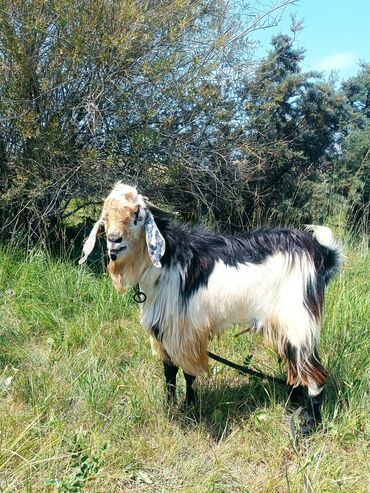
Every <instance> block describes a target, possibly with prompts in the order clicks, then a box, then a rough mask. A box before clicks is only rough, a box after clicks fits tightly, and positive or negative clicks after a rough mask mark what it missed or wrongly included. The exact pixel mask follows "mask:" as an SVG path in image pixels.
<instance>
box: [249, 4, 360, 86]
mask: <svg viewBox="0 0 370 493" xmlns="http://www.w3.org/2000/svg"><path fill="white" fill-rule="evenodd" d="M291 14H295V16H296V18H297V19H298V20H303V30H302V31H301V32H300V33H298V35H297V42H296V46H297V47H299V48H305V49H306V54H305V59H304V60H303V62H302V68H303V70H305V71H308V70H320V71H324V72H325V74H326V75H329V74H330V72H331V71H332V70H335V71H336V73H337V75H338V78H339V80H343V79H347V78H348V77H351V76H353V75H356V74H357V72H358V71H359V65H358V63H359V61H360V60H365V61H367V62H370V0H299V1H297V2H295V5H290V6H289V7H287V8H286V10H285V11H284V12H283V14H282V18H281V21H280V22H279V24H278V26H276V27H271V28H269V29H265V30H259V31H256V32H254V33H253V35H252V38H253V39H255V40H258V41H259V42H260V43H261V48H260V49H259V52H260V53H261V56H263V54H264V53H266V52H267V51H268V50H269V48H270V47H269V41H270V39H271V37H272V36H273V35H275V34H279V33H284V34H291V32H290V29H289V27H290V25H291V19H290V15H291Z"/></svg>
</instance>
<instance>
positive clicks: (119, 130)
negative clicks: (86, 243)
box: [0, 0, 370, 492]
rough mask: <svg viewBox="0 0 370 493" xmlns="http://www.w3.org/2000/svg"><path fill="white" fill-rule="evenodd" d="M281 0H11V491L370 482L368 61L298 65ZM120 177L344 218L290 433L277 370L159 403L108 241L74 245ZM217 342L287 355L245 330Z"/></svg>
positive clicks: (5, 390) (258, 220)
mask: <svg viewBox="0 0 370 493" xmlns="http://www.w3.org/2000/svg"><path fill="white" fill-rule="evenodd" d="M289 3H292V2H290V1H289V0H286V1H282V2H280V3H279V4H278V5H276V4H275V5H274V6H271V7H270V8H269V9H265V10H263V9H262V7H261V3H260V2H252V3H249V4H242V3H237V2H235V3H233V2H230V3H229V2H226V1H224V0H213V1H209V0H175V1H174V0H171V1H166V0H164V1H151V0H146V1H140V2H137V1H132V0H117V1H110V0H89V1H88V0H81V1H79V2H72V1H71V0H54V1H52V2H50V1H45V0H28V1H24V0H0V225H1V226H0V236H1V240H2V244H3V247H1V249H0V399H1V400H0V491H1V492H10V491H16V492H18V491H28V492H38V491H58V492H66V491H73V492H77V491H97V492H101V491H109V492H111V491H112V492H115V491H117V492H124V491H138V492H141V491H143V492H145V491H153V492H154V491H155V492H159V491H163V492H177V491H178V492H193V491H196V492H198V491H199V492H239V491H240V492H275V491H276V492H286V491H291V492H301V491H305V492H311V491H315V492H332V491H333V492H334V491H346V492H348V491H353V492H362V491H363V492H365V491H367V488H368V482H367V478H368V472H369V471H368V469H369V467H368V456H367V446H368V438H369V421H368V389H369V386H368V370H369V356H368V355H369V349H370V347H369V313H370V306H369V304H370V301H369V294H368V291H369V274H370V271H369V269H370V268H369V262H368V255H367V246H368V221H369V190H370V185H369V181H370V64H369V63H367V62H365V61H364V62H363V63H362V64H361V65H360V67H359V71H358V74H357V75H356V76H354V77H352V78H350V79H348V80H346V81H344V82H342V83H341V84H339V83H338V81H336V80H334V79H331V78H329V79H328V78H325V77H323V75H322V74H320V73H314V72H305V71H303V69H302V61H303V60H304V52H303V51H302V50H298V49H296V48H295V38H296V37H297V36H298V35H299V30H300V22H299V21H297V20H294V19H293V20H292V27H291V31H290V33H289V34H282V35H279V36H276V37H274V38H273V39H272V40H271V49H270V51H269V53H268V54H267V56H266V57H265V58H264V59H262V60H258V59H257V58H256V55H255V45H254V44H253V43H252V42H251V38H250V33H251V32H252V31H253V30H255V29H258V28H260V27H263V26H267V25H270V24H273V23H276V22H277V21H278V16H279V14H280V13H281V12H282V11H283V9H284V7H285V6H287V5H288V4H289ZM118 179H121V180H123V181H126V182H130V183H133V184H135V185H138V187H139V188H140V190H141V191H142V192H143V193H144V194H146V195H148V196H149V197H150V198H151V200H152V201H153V202H157V203H159V204H160V205H161V206H162V207H166V208H168V209H171V210H176V211H177V212H178V213H179V216H180V219H182V220H187V221H196V222H201V223H203V224H205V225H212V226H215V227H217V228H222V229H224V230H227V231H238V230H240V229H243V228H248V227H255V226H258V225H261V224H269V223H273V224H290V225H295V226H299V225H300V224H302V223H307V222H317V223H323V222H325V223H326V224H329V225H330V226H332V227H333V229H334V230H335V232H336V235H337V236H338V237H339V238H341V239H342V242H343V244H344V246H345V252H346V257H347V261H346V265H345V268H344V270H343V273H342V274H341V275H340V276H339V277H338V278H337V279H336V281H334V283H333V284H332V285H331V286H330V289H329V292H328V297H327V303H326V316H325V324H324V327H323V334H322V351H321V352H322V354H323V357H324V361H325V363H326V364H327V365H328V367H329V370H330V375H331V377H330V381H329V384H328V398H327V402H326V405H325V409H324V427H323V429H322V431H320V432H318V433H316V434H315V435H314V436H312V437H311V438H309V439H307V440H306V441H304V442H302V441H299V440H297V438H296V437H295V436H294V433H293V434H292V433H291V430H290V417H291V412H289V410H288V409H287V403H286V401H287V395H286V393H285V391H284V390H283V389H280V388H278V387H277V386H276V387H275V386H271V385H268V384H266V383H265V382H259V381H254V380H253V379H249V380H248V379H247V378H245V377H241V376H238V375H236V374H235V373H234V372H233V371H232V370H229V369H226V368H223V367H221V366H218V365H212V368H211V376H210V377H209V378H208V377H207V378H203V379H200V381H199V382H198V393H199V405H198V406H197V407H196V409H194V410H193V412H192V413H182V412H181V411H180V410H178V409H166V407H165V406H164V405H163V400H162V397H163V388H162V371H161V368H160V363H159V362H158V361H156V360H155V359H153V358H152V357H151V356H150V352H149V348H148V344H147V341H146V337H145V335H144V334H143V333H142V331H141V329H140V326H139V323H138V310H137V307H135V306H133V304H132V302H131V296H130V293H128V294H127V295H125V296H123V297H122V296H118V295H117V294H115V293H114V292H113V289H112V287H111V285H110V282H109V281H108V279H107V278H106V276H105V274H104V273H103V271H104V266H105V261H106V260H105V257H104V254H103V253H100V252H98V251H97V252H96V256H95V260H93V262H92V263H91V264H90V266H89V268H84V269H80V268H77V266H76V259H77V258H78V256H79V253H80V249H81V244H82V239H83V237H84V236H85V235H86V229H88V228H89V224H90V222H91V220H95V219H96V214H97V210H98V209H99V207H100V205H101V201H102V197H103V196H104V195H105V194H106V192H107V191H108V190H109V189H110V188H111V186H112V184H113V183H114V182H115V181H116V180H118ZM217 351H220V352H222V353H223V354H225V355H226V356H229V357H230V358H234V359H240V357H241V355H243V357H246V356H248V355H250V356H251V357H252V360H251V361H252V364H253V365H256V366H257V367H260V368H266V371H269V372H271V373H274V374H276V375H280V376H282V375H284V369H283V368H282V367H280V366H279V364H278V362H277V360H276V357H275V355H274V354H273V353H272V352H269V350H267V349H266V348H262V346H261V345H260V341H259V340H256V339H255V338H250V337H249V336H247V335H245V336H243V337H239V338H237V339H235V338H234V336H233V333H232V332H231V333H230V335H229V336H227V337H226V338H225V339H224V340H223V341H221V342H220V346H219V347H218V348H217Z"/></svg>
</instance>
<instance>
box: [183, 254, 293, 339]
mask: <svg viewBox="0 0 370 493" xmlns="http://www.w3.org/2000/svg"><path fill="white" fill-rule="evenodd" d="M284 271H285V265H284V259H282V258H281V256H280V255H276V256H274V257H271V258H269V259H268V261H267V262H265V263H261V264H238V265H237V267H232V266H228V265H226V264H224V263H223V262H222V261H219V262H217V263H216V265H215V268H214V270H213V272H212V274H211V275H210V277H209V280H208V285H207V287H204V288H201V289H199V290H198V291H197V293H195V295H194V296H193V299H192V300H191V310H190V312H192V314H193V316H194V317H195V319H197V320H198V321H199V322H201V320H202V319H204V323H206V322H207V320H208V321H210V325H212V330H214V331H215V332H219V331H222V330H224V329H226V328H229V327H230V326H231V325H233V324H241V325H247V324H253V323H254V321H255V320H260V321H261V322H262V323H263V319H264V318H265V317H266V315H268V312H269V308H270V307H271V306H272V304H273V299H274V298H276V292H275V291H276V285H277V284H278V281H279V280H281V277H282V276H283V275H284Z"/></svg>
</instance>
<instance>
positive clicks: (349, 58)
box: [314, 52, 358, 70]
mask: <svg viewBox="0 0 370 493" xmlns="http://www.w3.org/2000/svg"><path fill="white" fill-rule="evenodd" d="M357 59H358V57H357V55H356V53H353V52H344V53H335V54H334V55H329V56H325V57H322V58H319V59H318V60H316V62H315V63H314V68H315V69H316V70H340V69H343V68H347V67H352V66H353V65H355V64H356V63H357Z"/></svg>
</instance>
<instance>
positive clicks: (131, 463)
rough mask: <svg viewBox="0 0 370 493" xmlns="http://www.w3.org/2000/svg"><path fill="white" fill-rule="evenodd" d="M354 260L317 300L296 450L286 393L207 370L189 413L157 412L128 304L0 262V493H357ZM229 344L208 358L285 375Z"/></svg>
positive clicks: (261, 354)
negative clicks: (316, 359)
mask: <svg viewBox="0 0 370 493" xmlns="http://www.w3.org/2000/svg"><path fill="white" fill-rule="evenodd" d="M363 250H364V249H361V248H359V247H358V246H357V247H356V246H352V247H350V248H348V249H347V252H346V253H347V257H348V258H347V263H346V266H345V268H344V270H343V272H342V274H341V275H340V276H338V277H337V278H336V280H335V281H334V282H333V283H332V284H331V285H330V288H329V290H328V294H327V300H326V310H325V324H324V327H323V332H322V344H321V354H322V357H323V360H324V362H325V364H327V366H328V368H329V371H330V379H329V382H328V385H327V400H326V404H325V407H324V426H323V429H322V430H321V431H319V432H317V433H315V434H314V435H312V436H311V437H310V438H308V439H306V440H294V439H293V438H292V437H291V436H290V434H289V430H290V417H291V411H289V409H287V408H286V400H287V394H286V391H285V389H282V388H280V387H278V386H276V387H275V386H273V385H271V384H266V383H264V382H261V381H259V380H255V379H252V378H249V379H248V378H247V377H245V376H240V375H238V374H237V373H235V371H233V370H231V369H229V368H226V367H223V366H222V365H218V364H214V363H212V364H211V374H210V376H208V377H204V378H201V379H199V381H198V382H197V389H198V394H199V405H198V406H197V407H196V409H195V410H194V411H193V412H189V413H187V414H186V413H185V414H184V413H182V412H181V411H180V410H178V409H176V408H175V409H167V408H166V406H165V405H164V402H163V397H164V392H163V390H164V389H163V383H162V367H161V363H160V362H159V361H158V360H157V359H155V358H154V357H153V356H152V355H151V352H150V348H149V343H148V341H147V338H146V336H145V334H144V333H143V330H142V329H141V327H140V325H139V314H138V308H137V306H134V305H133V304H132V302H131V295H130V293H128V294H127V295H124V296H122V295H117V294H116V293H115V292H114V290H113V288H112V286H111V282H110V280H109V279H108V278H107V277H106V276H105V275H97V274H93V273H92V272H91V271H90V270H89V269H88V268H78V267H77V266H76V265H74V264H73V263H72V262H68V261H65V262H60V261H56V260H52V259H51V258H50V257H48V256H47V255H45V254H43V253H42V252H40V251H37V250H35V251H33V252H30V253H28V254H27V255H24V254H22V253H20V252H16V253H14V252H13V251H12V252H10V251H6V249H0V491H1V492H23V491H24V492H43V491H50V492H72V491H73V492H78V491H91V492H108V493H113V492H130V491H135V492H155V493H157V492H171V493H176V492H182V493H187V492H189V493H190V492H199V493H202V492H204V493H205V492H215V493H216V492H217V493H226V492H244V493H247V492H258V493H260V492H261V493H263V492H302V491H305V492H318V493H322V492H337V491H338V492H342V491H343V492H356V493H359V492H365V491H368V482H367V478H368V475H369V464H368V458H367V455H366V453H367V446H368V443H369V442H368V438H369V429H368V428H367V427H368V426H369V421H368V420H367V413H368V409H367V406H368V402H369V401H368V389H369V385H368V384H369V382H368V380H367V378H368V374H367V372H368V368H369V354H370V350H369V349H370V348H369V316H370V315H369V314H370V300H369V279H370V263H369V261H368V259H367V258H366V255H365V253H364V251H363ZM236 332H237V329H235V330H232V331H230V332H229V333H228V335H226V336H225V338H223V339H222V340H221V341H220V342H219V343H217V342H216V341H215V342H213V343H212V345H211V348H212V349H213V350H214V351H215V352H218V353H219V354H222V355H224V356H225V357H229V358H231V359H233V360H235V361H242V360H243V359H244V357H246V356H248V355H252V365H255V366H256V367H257V368H260V369H262V370H264V371H266V372H269V373H274V374H276V375H279V376H283V375H284V368H283V367H282V366H281V365H279V363H278V361H277V358H276V356H275V354H274V352H273V351H272V350H270V349H267V348H265V347H264V346H263V345H262V343H261V340H260V339H258V338H256V337H253V336H250V335H243V336H240V337H238V338H235V337H234V335H235V333H236ZM182 380H183V379H182V378H179V387H180V388H179V393H180V394H183V393H184V385H183V382H182Z"/></svg>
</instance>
